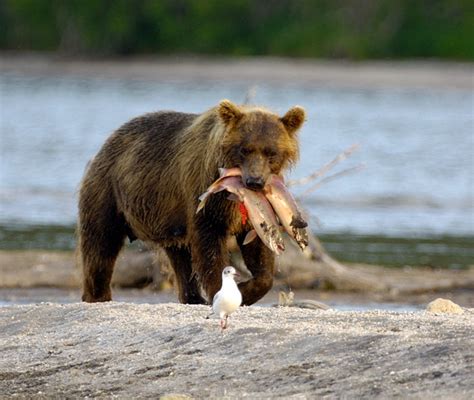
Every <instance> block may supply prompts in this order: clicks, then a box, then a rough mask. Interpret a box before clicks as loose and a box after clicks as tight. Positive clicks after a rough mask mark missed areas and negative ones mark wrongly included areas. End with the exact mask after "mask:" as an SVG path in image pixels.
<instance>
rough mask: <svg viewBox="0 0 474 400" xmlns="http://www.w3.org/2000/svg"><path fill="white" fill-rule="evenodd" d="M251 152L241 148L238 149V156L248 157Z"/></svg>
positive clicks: (246, 148)
mask: <svg viewBox="0 0 474 400" xmlns="http://www.w3.org/2000/svg"><path fill="white" fill-rule="evenodd" d="M251 152H252V149H249V148H248V147H242V148H241V149H240V154H242V155H243V156H248V155H249V154H250V153H251Z"/></svg>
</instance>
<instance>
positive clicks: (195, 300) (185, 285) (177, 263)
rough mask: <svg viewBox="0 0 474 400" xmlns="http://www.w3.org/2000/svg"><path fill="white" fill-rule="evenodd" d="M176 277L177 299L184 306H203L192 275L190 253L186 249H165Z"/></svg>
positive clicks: (202, 300) (203, 302)
mask: <svg viewBox="0 0 474 400" xmlns="http://www.w3.org/2000/svg"><path fill="white" fill-rule="evenodd" d="M165 251H166V254H167V255H168V258H169V259H170V262H171V265H172V266H173V270H174V272H175V276H176V284H177V286H178V298H179V301H180V303H184V304H205V303H206V302H205V301H204V299H203V298H202V297H201V295H200V293H199V285H198V282H197V280H196V276H194V275H193V273H192V264H191V253H190V251H189V249H188V248H186V247H167V248H166V249H165Z"/></svg>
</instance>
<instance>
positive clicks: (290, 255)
mask: <svg viewBox="0 0 474 400" xmlns="http://www.w3.org/2000/svg"><path fill="white" fill-rule="evenodd" d="M286 248H287V250H286V251H285V253H284V254H283V255H282V256H281V257H280V258H279V259H278V262H277V265H278V274H277V278H278V281H279V282H284V283H287V284H288V285H289V286H290V287H292V288H294V289H307V288H314V287H320V288H325V289H335V290H346V291H386V290H388V289H389V287H388V285H387V284H386V283H383V282H381V281H380V280H379V279H378V278H377V277H373V276H371V275H369V274H366V273H363V272H361V271H359V270H355V269H353V268H350V267H347V266H345V265H343V264H341V263H340V262H338V261H336V260H335V259H334V258H332V257H331V256H330V255H329V254H328V253H327V252H326V251H325V250H324V247H323V246H322V244H321V242H320V241H319V240H318V239H317V238H316V236H314V235H312V234H310V235H309V246H308V248H307V249H306V250H305V252H304V253H302V252H301V251H300V250H299V249H298V248H297V247H296V246H294V245H293V244H292V243H291V244H290V242H288V243H286Z"/></svg>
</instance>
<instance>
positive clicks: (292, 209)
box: [264, 175, 308, 250]
mask: <svg viewBox="0 0 474 400" xmlns="http://www.w3.org/2000/svg"><path fill="white" fill-rule="evenodd" d="M264 192H265V196H266V198H267V199H268V201H269V202H270V204H271V205H272V207H273V209H274V210H275V212H276V214H277V215H278V219H279V220H280V222H281V224H282V225H283V227H284V228H285V230H286V232H288V234H289V235H290V237H292V238H293V239H294V240H295V241H296V243H297V244H298V246H299V247H300V248H301V250H304V249H305V247H306V246H308V232H306V229H305V228H306V227H307V226H308V224H307V222H306V221H305V220H304V219H303V217H302V216H301V212H300V210H299V209H298V206H297V204H296V201H295V199H294V198H293V196H292V195H291V193H290V192H289V191H288V189H287V187H286V186H285V183H284V182H283V178H282V177H280V176H277V175H270V177H269V178H268V180H267V184H266V185H265V188H264Z"/></svg>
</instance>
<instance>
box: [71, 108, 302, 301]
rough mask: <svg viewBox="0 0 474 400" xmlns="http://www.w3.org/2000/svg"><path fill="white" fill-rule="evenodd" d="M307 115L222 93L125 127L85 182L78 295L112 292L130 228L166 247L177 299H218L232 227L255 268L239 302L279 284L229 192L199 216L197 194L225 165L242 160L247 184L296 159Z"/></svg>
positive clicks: (107, 296) (96, 297)
mask: <svg viewBox="0 0 474 400" xmlns="http://www.w3.org/2000/svg"><path fill="white" fill-rule="evenodd" d="M304 118H305V113H304V110H303V109H302V108H301V107H298V106H297V107H294V108H292V109H290V110H289V111H288V112H287V113H286V114H285V115H284V116H283V117H279V116H278V115H276V114H274V113H272V112H270V111H267V110H265V109H263V108H258V107H250V106H237V105H235V104H233V103H232V102H230V101H228V100H223V101H221V102H220V103H219V105H218V106H217V107H214V108H212V109H210V110H209V111H207V112H205V113H203V114H185V113H180V112H174V111H162V112H156V113H150V114H146V115H143V116H140V117H138V118H135V119H133V120H131V121H129V122H128V123H126V124H125V125H123V126H122V127H120V128H119V129H118V130H117V131H116V132H114V133H113V134H112V135H111V136H110V137H109V138H108V140H107V141H106V142H105V144H104V145H103V147H102V149H101V150H100V151H99V153H98V154H97V155H96V156H95V158H94V159H93V160H92V162H91V163H90V165H89V167H88V169H87V171H86V174H85V177H84V179H83V182H82V186H81V189H80V198H79V225H78V232H79V250H80V254H81V259H82V260H81V261H82V265H83V275H84V282H83V297H82V299H83V300H84V301H88V302H95V301H108V300H111V297H112V296H111V289H110V280H111V277H112V272H113V268H114V263H115V260H116V258H117V255H118V253H119V252H120V250H121V248H122V246H123V244H124V240H125V238H126V237H127V236H128V237H129V238H130V239H131V240H133V239H135V238H138V239H140V240H142V241H144V242H148V243H151V244H155V245H158V246H161V247H162V248H164V250H165V252H166V254H167V255H168V257H169V259H170V262H171V265H172V266H173V269H174V271H175V275H176V282H177V286H178V296H179V300H180V301H181V302H183V303H204V302H205V301H206V300H207V301H212V298H213V296H214V294H215V293H216V292H217V291H218V290H219V288H220V285H221V273H222V269H223V268H224V267H225V266H226V265H228V262H229V259H228V252H227V248H226V241H227V238H228V237H229V236H230V235H235V236H236V238H237V243H238V244H239V246H240V249H241V252H242V256H243V259H244V261H245V263H246V266H247V268H248V269H249V270H250V272H251V273H252V275H253V277H252V279H251V280H249V281H248V282H244V283H241V284H240V285H239V288H240V290H241V292H242V296H243V304H247V305H249V304H252V303H254V302H256V301H257V300H259V299H260V298H262V297H263V296H264V295H265V294H266V293H267V292H268V290H270V288H271V286H272V282H273V272H274V256H273V253H272V252H271V251H270V250H269V249H268V248H267V247H266V246H265V245H263V243H262V242H261V241H260V240H259V239H256V240H254V241H253V242H252V243H250V244H248V245H246V246H243V245H242V242H243V239H244V238H245V235H246V233H247V232H248V231H249V229H251V228H250V226H249V225H248V224H247V225H245V226H243V225H242V220H241V217H240V214H239V211H238V207H237V206H236V203H235V202H232V201H229V200H228V199H227V194H226V193H225V192H221V193H218V194H215V195H213V196H211V197H210V199H209V201H208V202H207V204H206V206H205V208H204V209H203V210H202V211H201V212H199V213H198V214H196V208H197V206H198V197H199V195H201V194H202V193H203V192H204V191H205V190H206V189H207V187H208V186H209V185H210V184H211V183H212V182H213V181H214V180H215V179H217V178H218V168H219V167H225V168H230V167H236V166H239V167H241V169H242V171H243V181H244V184H246V186H248V187H249V188H252V189H254V190H260V189H262V187H263V184H264V182H265V180H266V179H267V178H268V176H269V174H271V173H274V174H278V173H280V172H282V171H283V170H284V169H286V168H287V167H288V166H289V165H290V164H292V163H294V162H295V161H296V160H297V158H298V140H297V136H296V132H297V131H298V129H299V128H300V126H301V125H302V123H303V121H304ZM202 296H204V297H205V298H206V299H204V298H203V297H202Z"/></svg>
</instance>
